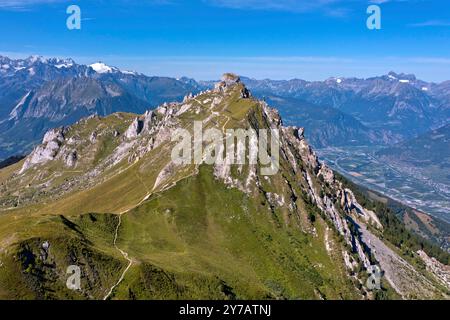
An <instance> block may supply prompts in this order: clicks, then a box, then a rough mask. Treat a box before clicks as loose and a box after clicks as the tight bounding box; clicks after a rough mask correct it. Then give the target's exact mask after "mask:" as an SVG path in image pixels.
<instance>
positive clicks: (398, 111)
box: [0, 56, 450, 159]
mask: <svg viewBox="0 0 450 320" xmlns="http://www.w3.org/2000/svg"><path fill="white" fill-rule="evenodd" d="M242 82H243V83H245V84H246V86H247V87H248V88H249V89H250V90H251V91H252V92H253V94H254V95H255V96H256V97H258V98H260V99H265V100H266V101H267V102H268V103H269V104H271V105H273V106H274V107H277V108H278V109H279V110H280V112H281V114H282V115H283V117H284V118H285V121H286V123H287V124H293V125H302V126H305V128H306V132H307V133H306V135H307V138H308V139H309V140H310V141H311V144H312V145H313V146H315V147H319V148H320V147H327V146H343V145H368V144H380V145H393V144H395V143H399V142H402V141H405V140H408V139H411V138H415V137H417V136H419V135H421V134H424V133H426V132H428V131H431V130H434V129H437V128H439V127H441V126H444V125H446V124H448V122H449V119H450V81H447V82H443V83H440V84H435V83H429V82H425V81H421V80H418V79H416V77H415V76H414V75H408V74H396V73H394V72H390V73H389V74H388V75H384V76H379V77H373V78H369V79H357V78H330V79H327V80H325V81H313V82H310V81H305V80H300V79H293V80H255V79H250V78H242ZM213 85H214V82H212V81H195V80H193V79H189V78H181V79H173V78H164V77H148V76H145V75H143V74H139V73H137V72H130V71H122V70H120V69H118V68H115V67H110V66H108V65H106V64H104V63H101V62H98V63H94V64H92V65H90V66H86V65H80V64H77V63H75V62H74V61H73V60H71V59H57V58H52V59H46V58H42V57H36V56H32V57H30V58H28V59H20V60H12V59H9V58H7V57H0V159H5V158H7V157H9V156H13V155H17V154H25V153H28V152H30V151H31V149H32V148H33V147H34V146H35V145H36V143H37V142H38V141H40V140H41V139H42V137H43V135H44V133H45V132H46V130H48V129H49V128H52V127H56V126H60V125H68V124H72V123H74V122H76V121H77V120H79V119H80V118H82V117H85V116H88V115H92V114H97V115H101V116H104V115H108V114H111V113H114V112H117V111H123V112H135V113H142V112H143V111H144V110H146V109H149V108H155V107H156V106H158V105H160V104H162V103H163V102H167V101H180V100H181V99H182V98H183V97H184V96H185V95H187V94H188V93H191V92H192V93H198V92H200V91H201V90H207V89H210V88H212V87H213Z"/></svg>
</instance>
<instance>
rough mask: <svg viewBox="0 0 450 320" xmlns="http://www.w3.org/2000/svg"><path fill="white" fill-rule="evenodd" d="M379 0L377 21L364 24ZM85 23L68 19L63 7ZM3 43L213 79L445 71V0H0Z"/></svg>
mask: <svg viewBox="0 0 450 320" xmlns="http://www.w3.org/2000/svg"><path fill="white" fill-rule="evenodd" d="M371 3H378V4H379V6H380V7H381V10H382V29H381V30H376V31H371V30H368V29H367V28H366V19H367V16H368V15H367V14H366V9H367V6H368V5H369V4H371ZM70 4H77V5H79V6H80V8H81V10H82V19H83V20H82V29H81V30H76V31H69V30H68V29H67V28H66V18H67V17H68V15H67V14H66V8H67V6H68V5H70ZM0 39H1V41H0V53H1V54H6V55H9V56H13V57H23V56H26V55H30V54H38V55H44V56H58V57H72V58H74V59H75V60H77V61H78V62H81V63H92V62H95V61H98V60H101V61H103V62H105V63H107V64H110V65H114V66H118V67H120V68H124V69H132V70H136V71H140V72H143V73H145V74H149V75H167V76H174V77H179V76H189V77H193V78H196V79H216V78H218V77H219V75H220V74H221V73H223V72H225V71H233V72H236V73H239V74H242V75H246V76H250V77H255V78H273V79H283V78H284V79H287V78H303V79H308V80H319V79H325V78H327V77H330V76H358V77H369V76H373V75H379V74H384V73H387V72H388V71H390V70H394V71H397V72H405V73H415V74H417V75H418V76H419V77H420V78H423V79H425V80H432V81H442V80H446V79H447V80H448V79H450V1H448V0H429V1H427V0H374V1H369V0H311V1H310V0H308V1H306V0H99V1H95V0H82V1H75V0H71V1H65V0H1V1H0Z"/></svg>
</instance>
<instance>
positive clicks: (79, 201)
mask: <svg viewBox="0 0 450 320" xmlns="http://www.w3.org/2000/svg"><path fill="white" fill-rule="evenodd" d="M199 122H200V123H201V124H202V126H203V128H204V129H205V130H207V129H217V130H220V131H221V132H223V133H224V134H226V132H228V130H230V129H235V130H236V129H243V130H254V131H255V132H260V131H259V130H262V129H266V130H268V132H272V134H273V132H279V170H278V171H276V173H275V174H273V175H263V174H262V165H261V163H259V162H258V163H244V164H230V163H227V162H220V163H213V164H207V163H206V162H205V161H203V162H202V163H200V164H197V163H177V162H175V161H173V159H172V157H171V155H172V151H173V149H174V147H175V145H176V144H177V143H178V142H179V141H176V140H174V139H173V135H174V133H175V132H176V131H177V130H178V129H180V128H181V129H183V130H187V131H188V132H190V133H192V136H194V134H195V133H194V126H195V123H199ZM203 144H204V145H201V146H200V147H204V148H205V149H206V148H207V142H205V141H203ZM194 145H195V144H194ZM197 148H199V146H198V145H197ZM197 151H198V150H197V149H194V150H193V153H194V154H195V153H196V152H197ZM219 152H224V150H220V151H219ZM268 152H269V153H270V155H271V156H272V158H273V155H274V152H275V150H274V149H269V150H268ZM216 155H217V154H216ZM0 210H1V211H0V298H2V299H14V298H16V299H17V298H18V299H32V298H38V299H401V298H405V299H430V298H436V299H448V298H449V295H448V294H449V290H450V280H449V279H450V277H449V274H450V272H449V269H448V266H446V265H445V264H448V261H443V259H446V258H447V256H446V255H445V254H444V255H443V257H437V256H436V255H435V251H433V250H434V247H433V248H432V247H427V246H426V245H423V243H422V247H421V248H420V250H419V249H418V246H417V243H418V242H415V241H416V238H415V237H414V236H412V235H410V234H409V233H408V231H407V230H406V229H405V228H404V227H403V226H402V224H401V222H400V220H397V219H396V217H395V215H394V214H393V213H392V212H391V211H390V210H388V209H386V208H385V207H383V206H382V205H380V204H379V203H376V202H375V201H374V200H370V201H366V200H365V199H364V198H363V197H362V195H361V192H360V191H359V190H356V189H353V187H352V185H351V184H349V183H348V181H346V180H345V179H343V178H342V177H340V176H337V175H336V174H335V173H334V172H333V171H332V170H331V169H330V168H329V167H327V166H326V165H325V164H323V163H322V162H321V161H320V160H319V159H318V157H317V155H316V153H315V152H314V150H313V149H312V147H311V146H310V145H309V144H308V142H307V140H306V138H305V135H304V129H303V128H300V127H295V126H284V125H283V121H282V119H281V117H280V115H279V114H278V112H277V111H276V110H275V109H272V108H271V107H270V106H269V105H268V104H267V103H266V102H264V101H261V100H258V99H256V98H254V97H253V96H252V94H251V93H250V92H249V90H248V89H247V88H246V86H245V85H244V84H243V83H242V82H241V81H240V79H239V77H238V76H236V75H233V74H226V75H224V77H223V79H222V81H220V82H219V83H218V84H216V85H215V87H214V89H210V90H206V91H203V92H200V93H198V94H195V95H194V94H190V95H187V96H186V97H185V98H184V100H183V102H180V103H164V104H161V105H160V106H159V107H157V108H156V109H154V110H151V111H150V110H149V111H147V112H145V113H144V114H141V115H138V114H133V113H125V112H119V113H113V114H111V115H108V116H105V117H101V116H97V115H94V116H90V117H87V118H83V119H82V120H79V121H78V122H76V123H75V124H73V125H71V126H65V127H59V128H57V129H51V130H50V131H48V132H47V133H46V134H45V136H44V138H43V140H42V143H41V144H40V145H38V146H36V147H35V148H34V150H33V151H32V152H31V154H29V155H28V156H27V157H26V158H25V159H23V160H21V161H19V162H17V163H15V164H13V165H10V166H7V167H5V168H3V169H0ZM399 233H401V234H404V235H405V237H406V236H407V235H408V237H409V238H408V241H402V242H401V243H399V242H397V241H394V240H395V239H397V238H395V237H396V236H398V234H399ZM417 241H418V240H417ZM430 248H431V249H433V250H431V249H430ZM440 253H442V252H440ZM437 258H439V259H437ZM71 266H72V267H73V266H75V267H79V268H80V270H81V282H80V288H79V290H72V289H71V288H70V286H67V285H66V284H67V279H68V275H67V270H68V268H70V267H71Z"/></svg>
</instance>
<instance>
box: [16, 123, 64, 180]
mask: <svg viewBox="0 0 450 320" xmlns="http://www.w3.org/2000/svg"><path fill="white" fill-rule="evenodd" d="M64 139H65V138H64V128H57V129H52V130H50V131H48V132H47V133H46V134H45V135H44V139H43V140H42V144H41V145H39V146H37V147H36V148H35V149H34V151H33V152H32V153H31V154H30V155H29V156H28V157H27V159H26V160H25V163H24V164H23V167H22V169H21V170H20V172H19V173H23V172H25V171H26V170H28V169H29V168H30V167H32V166H33V165H36V164H43V163H46V162H48V161H51V160H53V159H55V157H56V156H57V155H58V152H59V150H60V148H61V144H62V143H63V142H64Z"/></svg>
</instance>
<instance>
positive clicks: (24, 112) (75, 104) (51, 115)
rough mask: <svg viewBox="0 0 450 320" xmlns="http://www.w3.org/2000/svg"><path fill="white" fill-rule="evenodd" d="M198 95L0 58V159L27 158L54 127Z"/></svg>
mask: <svg viewBox="0 0 450 320" xmlns="http://www.w3.org/2000/svg"><path fill="white" fill-rule="evenodd" d="M197 91H198V89H197V88H196V87H195V86H193V85H192V84H190V83H189V81H180V80H176V79H172V78H164V77H148V76H145V75H143V74H139V73H136V72H130V71H121V70H119V69H118V68H114V67H109V66H107V65H105V64H103V63H95V64H92V65H90V66H86V65H79V64H77V63H75V62H74V61H73V60H71V59H65V60H62V59H56V58H54V59H46V58H42V57H36V56H33V57H30V58H28V59H21V60H12V59H9V58H7V57H1V56H0V132H1V133H0V159H4V158H7V157H9V156H12V155H16V154H22V153H27V152H29V151H31V149H32V148H33V147H34V145H35V144H36V143H37V142H38V141H40V140H41V139H42V137H43V135H44V133H45V132H46V131H47V130H48V129H50V128H53V127H57V126H61V125H68V124H72V123H74V122H76V121H77V120H79V119H81V118H83V117H86V116H89V115H93V114H96V115H100V116H105V115H109V114H111V113H113V112H117V111H123V112H137V113H141V112H144V111H145V110H146V109H148V108H151V107H156V106H158V105H159V104H161V103H163V102H164V101H174V100H180V99H181V98H182V97H184V96H185V95H186V94H187V93H190V92H197Z"/></svg>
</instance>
